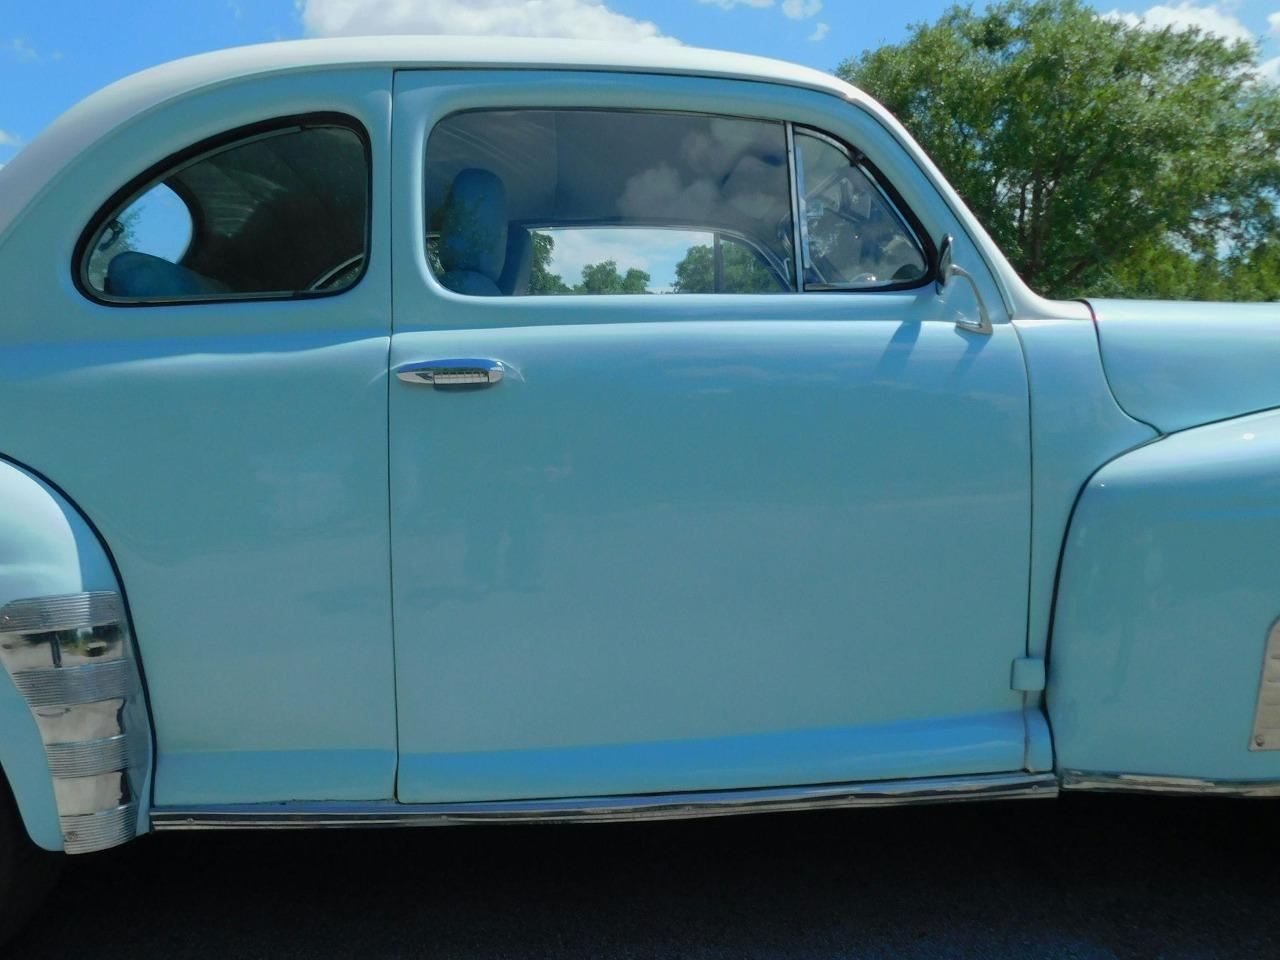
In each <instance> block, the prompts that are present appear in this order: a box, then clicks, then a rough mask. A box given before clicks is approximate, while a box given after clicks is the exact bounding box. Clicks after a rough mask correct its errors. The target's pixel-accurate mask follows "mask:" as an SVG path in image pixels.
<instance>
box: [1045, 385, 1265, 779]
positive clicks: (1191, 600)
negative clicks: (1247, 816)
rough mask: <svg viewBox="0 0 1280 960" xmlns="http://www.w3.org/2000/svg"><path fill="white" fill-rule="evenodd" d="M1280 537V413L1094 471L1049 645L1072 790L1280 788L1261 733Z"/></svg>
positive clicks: (1057, 732)
mask: <svg viewBox="0 0 1280 960" xmlns="http://www.w3.org/2000/svg"><path fill="white" fill-rule="evenodd" d="M1277 544H1280V409H1277V410H1270V411H1266V412H1263V413H1258V414H1252V415H1249V416H1244V417H1238V418H1233V419H1230V420H1223V421H1220V422H1218V423H1214V424H1210V425H1207V426H1202V427H1196V428H1194V429H1189V430H1185V431H1182V432H1180V433H1175V434H1171V435H1169V436H1166V437H1164V438H1162V439H1160V440H1158V441H1156V442H1153V443H1150V444H1147V445H1146V446H1143V447H1141V448H1138V449H1136V450H1133V451H1131V452H1129V453H1126V454H1124V455H1122V456H1120V457H1118V458H1117V459H1115V460H1113V461H1111V462H1110V463H1108V464H1107V465H1105V466H1104V467H1102V468H1101V469H1100V470H1098V471H1097V473H1095V474H1094V476H1093V477H1092V478H1091V479H1090V481H1089V482H1088V484H1087V485H1086V486H1085V489H1084V490H1083V492H1082V493H1081V495H1080V498H1079V501H1078V503H1077V506H1076V510H1075V513H1074V516H1073V519H1072V521H1071V525H1070V532H1069V535H1068V538H1067V542H1066V546H1065V549H1064V554H1063V561H1062V567H1061V574H1060V579H1059V588H1058V596H1057V602H1056V608H1055V615H1054V624H1053V633H1052V640H1051V645H1050V650H1049V658H1050V659H1049V675H1050V680H1049V687H1048V691H1047V704H1048V709H1049V717H1050V720H1051V723H1052V728H1053V733H1054V742H1055V747H1056V752H1057V764H1058V768H1059V771H1060V773H1061V774H1062V775H1063V778H1064V783H1065V784H1066V785H1068V786H1069V785H1071V783H1072V781H1073V780H1076V781H1079V782H1090V783H1097V782H1106V780H1107V779H1108V778H1109V779H1110V780H1112V781H1113V782H1114V780H1115V778H1117V777H1124V778H1128V780H1127V781H1126V782H1129V783H1133V782H1135V778H1137V779H1139V780H1140V779H1142V778H1147V779H1148V781H1149V782H1150V783H1152V784H1155V783H1158V782H1159V781H1160V779H1161V778H1164V779H1165V781H1166V782H1168V778H1188V779H1189V780H1191V781H1196V782H1199V783H1201V784H1202V785H1206V788H1209V787H1212V785H1214V784H1218V785H1222V784H1225V783H1239V782H1241V781H1243V782H1244V783H1245V785H1246V786H1249V785H1255V786H1256V784H1257V783H1259V782H1266V781H1280V750H1277V749H1260V748H1259V747H1260V744H1259V743H1258V742H1257V734H1256V733H1255V720H1256V717H1257V710H1258V704H1259V697H1260V693H1259V691H1260V681H1261V677H1262V671H1263V668H1264V657H1265V656H1266V655H1267V654H1266V650H1267V644H1268V637H1269V635H1270V634H1271V632H1272V629H1273V627H1274V626H1275V625H1276V623H1277V621H1278V620H1280V562H1278V561H1280V554H1278V551H1277ZM1277 645H1278V644H1273V646H1277ZM1273 653H1280V650H1275V651H1273ZM1098 775H1102V776H1101V780H1100V778H1099V776H1098Z"/></svg>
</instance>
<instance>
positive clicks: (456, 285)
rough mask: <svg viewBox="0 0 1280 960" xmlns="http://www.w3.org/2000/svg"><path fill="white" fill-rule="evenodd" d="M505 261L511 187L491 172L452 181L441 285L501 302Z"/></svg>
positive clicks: (474, 171)
mask: <svg viewBox="0 0 1280 960" xmlns="http://www.w3.org/2000/svg"><path fill="white" fill-rule="evenodd" d="M506 261H507V191H506V187H504V186H503V184H502V181H501V180H500V179H498V177H497V176H496V175H495V174H493V173H491V172H489V171H488V170H479V169H476V168H474V167H472V168H468V169H466V170H463V171H461V172H460V173H459V174H458V175H457V176H456V177H454V179H453V185H452V186H451V187H450V188H449V198H448V200H446V201H445V205H444V211H443V214H442V217H441V222H440V265H441V266H443V267H444V270H445V273H444V276H443V277H441V278H440V282H441V283H443V284H444V285H445V286H446V287H448V288H449V289H450V290H454V291H456V292H458V293H469V294H472V295H473V296H481V297H499V296H502V294H503V291H502V290H501V289H500V288H499V286H498V279H499V278H500V277H501V276H502V268H503V266H504V265H505V263H506Z"/></svg>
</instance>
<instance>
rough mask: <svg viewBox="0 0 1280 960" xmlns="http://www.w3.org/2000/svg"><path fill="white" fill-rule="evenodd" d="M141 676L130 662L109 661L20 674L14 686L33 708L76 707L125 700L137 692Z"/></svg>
mask: <svg viewBox="0 0 1280 960" xmlns="http://www.w3.org/2000/svg"><path fill="white" fill-rule="evenodd" d="M136 680H137V673H136V672H135V671H134V669H133V663H132V661H129V660H109V661H107V662H106V663H103V664H90V665H86V666H82V667H49V668H46V669H42V670H19V671H16V672H15V673H14V674H13V682H14V684H16V685H17V687H18V690H19V691H20V692H21V693H22V695H23V696H24V697H25V698H26V700H27V703H28V704H30V705H31V706H33V707H52V706H72V705H75V704H81V703H97V702H99V701H101V700H123V699H124V698H125V697H128V696H130V695H131V694H133V693H134V692H135V690H136V689H137V684H136V682H135V681H136Z"/></svg>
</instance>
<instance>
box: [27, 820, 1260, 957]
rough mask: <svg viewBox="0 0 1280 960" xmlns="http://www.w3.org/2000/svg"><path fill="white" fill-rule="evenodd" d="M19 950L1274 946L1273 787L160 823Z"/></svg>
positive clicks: (810, 951) (77, 879)
mask: <svg viewBox="0 0 1280 960" xmlns="http://www.w3.org/2000/svg"><path fill="white" fill-rule="evenodd" d="M10 956H11V957H13V958H14V960H35V958H58V960H67V958H92V960H112V958H129V960H145V958H150V957H163V958H165V960H183V958H193V960H194V958H218V960H228V958H249V957H264V958H272V960H284V958H326V957H335V958H338V957H342V958H345V957H352V958H361V960H380V958H391V957H450V958H471V957H484V958H489V957H494V958H526V957H529V958H532V957H538V958H546V957H571V958H581V957H609V958H632V957H695V958H734V960H738V958H755V957H761V958H763V957H769V958H799V957H804V958H809V957H824V958H825V957H884V958H895V960H896V958H915V957H919V958H947V960H950V958H969V957H998V958H1008V957H1017V958H1028V957H1089V958H1093V957H1171V958H1183V957H1187V958H1190V957H1196V958H1199V957H1244V958H1249V960H1269V958H1280V802H1266V801H1210V802H1206V801H1198V800H1158V799H1149V798H1130V797H1079V796H1075V797H1068V798H1064V799H1061V800H1058V801H1056V802H1054V801H1018V802H1008V803H1004V804H980V805H979V804H974V805H955V806H951V807H932V808H914V809H895V810H866V811H847V812H830V813H814V814H772V815H768V816H761V817H743V818H732V819H727V820H700V821H687V822H682V823H658V824H615V825H588V826H559V827H460V828H435V829H424V830H413V831H403V830H402V831H380V832H363V831H360V832H333V833H307V834H302V833H270V834H265V833H257V834H253V833H242V834H229V833H223V834H169V835H165V836H161V837H151V838H147V839H145V840H143V841H140V842H138V843H136V844H133V845H130V846H127V847H124V848H122V849H120V850H117V851H112V852H110V853H106V854H100V855H97V856H93V857H88V858H81V859H79V860H74V861H72V862H71V863H69V865H68V868H67V870H66V871H65V873H64V874H63V878H62V881H61V883H60V886H59V887H58V889H57V890H56V891H55V893H54V896H53V898H52V901H51V905H50V907H48V908H46V909H45V910H44V912H43V913H42V914H41V915H40V916H39V917H38V918H37V921H36V927H35V929H34V930H33V931H32V932H31V933H29V934H27V935H25V936H24V937H23V938H22V939H20V940H19V941H18V942H16V943H15V944H14V945H13V947H12V951H11V954H10Z"/></svg>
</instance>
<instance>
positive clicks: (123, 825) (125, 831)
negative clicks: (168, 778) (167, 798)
mask: <svg viewBox="0 0 1280 960" xmlns="http://www.w3.org/2000/svg"><path fill="white" fill-rule="evenodd" d="M59 820H60V821H61V822H62V838H63V847H64V849H65V850H66V851H67V853H92V852H93V851H94V850H106V849H107V848H108V847H116V846H119V845H120V844H122V843H124V842H125V841H126V840H132V839H133V836H134V834H135V833H136V832H137V827H138V805H137V803H134V802H130V803H125V804H121V805H120V806H118V807H113V808H111V809H109V810H98V811H96V812H94V813H82V814H72V815H65V816H62V817H60V818H59Z"/></svg>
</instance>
